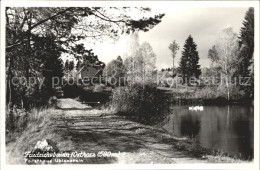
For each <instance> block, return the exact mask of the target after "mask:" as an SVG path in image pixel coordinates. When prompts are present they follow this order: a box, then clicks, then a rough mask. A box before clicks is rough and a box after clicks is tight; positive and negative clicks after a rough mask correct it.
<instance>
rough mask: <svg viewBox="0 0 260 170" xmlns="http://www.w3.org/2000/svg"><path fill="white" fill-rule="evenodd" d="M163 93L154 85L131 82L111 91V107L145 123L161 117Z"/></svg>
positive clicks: (153, 122) (155, 120) (157, 120)
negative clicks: (131, 83)
mask: <svg viewBox="0 0 260 170" xmlns="http://www.w3.org/2000/svg"><path fill="white" fill-rule="evenodd" d="M165 104H166V103H165V101H164V95H163V93H161V92H160V91H159V90H157V88H156V86H153V85H142V84H133V85H130V86H125V87H118V88H116V89H115V90H114V91H113V95H112V100H111V107H112V109H113V110H115V111H116V112H117V113H118V114H120V115H125V116H129V117H135V118H137V119H138V120H139V121H140V122H142V123H145V124H155V123H157V122H159V121H160V120H161V119H163V111H164V107H165Z"/></svg>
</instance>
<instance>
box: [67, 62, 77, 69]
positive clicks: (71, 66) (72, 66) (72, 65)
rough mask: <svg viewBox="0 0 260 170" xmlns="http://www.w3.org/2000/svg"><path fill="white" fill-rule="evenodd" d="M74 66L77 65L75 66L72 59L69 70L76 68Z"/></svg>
mask: <svg viewBox="0 0 260 170" xmlns="http://www.w3.org/2000/svg"><path fill="white" fill-rule="evenodd" d="M74 67H75V66H74V61H70V62H69V67H68V68H69V71H72V70H73V69H74Z"/></svg>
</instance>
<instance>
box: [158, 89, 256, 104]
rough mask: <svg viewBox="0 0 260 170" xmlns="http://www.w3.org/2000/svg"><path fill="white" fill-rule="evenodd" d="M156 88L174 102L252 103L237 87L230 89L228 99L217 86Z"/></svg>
mask: <svg viewBox="0 0 260 170" xmlns="http://www.w3.org/2000/svg"><path fill="white" fill-rule="evenodd" d="M158 89H159V90H161V91H162V92H164V93H165V94H166V96H167V97H168V101H169V102H171V103H176V104H201V105H202V104H203V105H226V104H246V105H252V104H253V98H251V97H248V96H246V95H245V94H243V93H242V92H241V91H239V90H237V89H236V90H233V91H232V93H231V97H230V99H229V100H228V99H227V94H226V93H225V92H223V89H219V88H218V87H189V86H181V87H178V88H170V87H158Z"/></svg>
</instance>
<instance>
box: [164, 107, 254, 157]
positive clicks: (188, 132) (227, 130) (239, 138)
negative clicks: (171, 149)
mask: <svg viewBox="0 0 260 170" xmlns="http://www.w3.org/2000/svg"><path fill="white" fill-rule="evenodd" d="M170 113H171V114H170V115H168V116H167V118H166V120H164V121H163V124H162V127H163V128H164V129H166V130H167V131H168V132H169V133H173V134H175V135H177V136H179V137H192V138H196V139H197V141H198V142H199V144H200V145H201V146H202V147H205V148H210V149H216V150H219V151H223V152H225V153H228V154H230V155H233V156H237V157H243V158H245V159H252V158H253V152H254V109H253V107H252V106H241V105H234V106H204V109H203V111H190V110H189V107H188V106H171V107H170Z"/></svg>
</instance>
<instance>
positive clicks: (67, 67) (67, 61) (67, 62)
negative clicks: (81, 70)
mask: <svg viewBox="0 0 260 170" xmlns="http://www.w3.org/2000/svg"><path fill="white" fill-rule="evenodd" d="M64 68H65V71H66V72H68V71H69V60H66V62H65V65H64Z"/></svg>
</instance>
